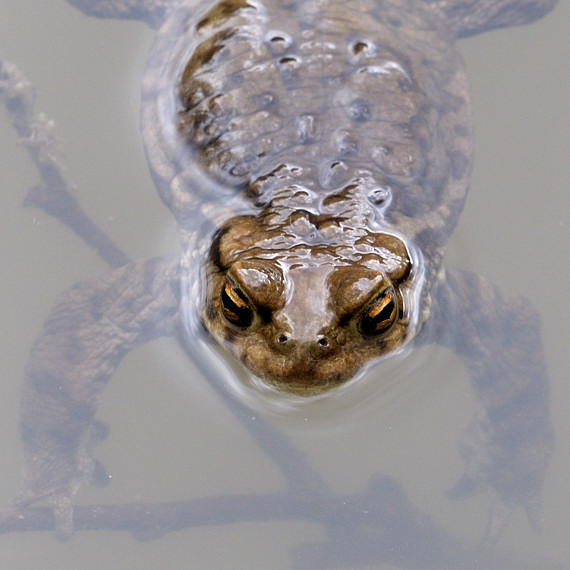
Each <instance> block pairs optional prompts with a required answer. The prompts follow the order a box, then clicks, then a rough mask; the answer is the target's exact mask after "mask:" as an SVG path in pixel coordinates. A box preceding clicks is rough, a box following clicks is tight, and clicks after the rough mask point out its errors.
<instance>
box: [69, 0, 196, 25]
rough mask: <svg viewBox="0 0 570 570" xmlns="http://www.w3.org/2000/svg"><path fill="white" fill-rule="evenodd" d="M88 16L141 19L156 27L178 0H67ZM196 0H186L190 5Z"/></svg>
mask: <svg viewBox="0 0 570 570" xmlns="http://www.w3.org/2000/svg"><path fill="white" fill-rule="evenodd" d="M67 1H68V2H69V3H70V4H72V5H73V6H75V7H76V8H78V9H79V10H81V11H82V12H83V13H84V14H87V15H88V16H96V17H98V18H118V19H121V20H142V21H144V22H146V23H147V24H149V25H150V26H152V27H153V28H156V27H158V26H160V24H162V22H163V21H164V18H165V15H166V13H167V12H168V11H169V10H170V9H171V8H172V7H173V6H174V5H176V4H178V3H179V1H178V0H67ZM197 2H198V0H188V1H187V3H188V4H189V5H190V6H192V5H193V4H196V3H197Z"/></svg>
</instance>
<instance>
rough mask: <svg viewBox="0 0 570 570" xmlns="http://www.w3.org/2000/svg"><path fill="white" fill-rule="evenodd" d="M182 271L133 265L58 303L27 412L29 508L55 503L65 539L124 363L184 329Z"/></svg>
mask: <svg viewBox="0 0 570 570" xmlns="http://www.w3.org/2000/svg"><path fill="white" fill-rule="evenodd" d="M179 281H180V280H179V266H178V262H174V261H172V260H167V259H153V260H150V261H146V262H140V263H131V264H128V265H126V266H124V267H122V268H120V269H116V270H114V271H111V272H109V273H107V274H105V275H103V276H102V277H100V278H99V279H96V280H94V281H90V282H84V283H79V284H77V285H75V286H74V287H72V288H71V289H70V290H69V291H67V292H66V293H65V294H64V295H63V296H62V297H61V298H60V299H59V301H58V302H57V303H56V305H55V307H54V308H53V310H52V312H51V314H50V316H49V318H48V319H47V321H46V323H45V325H44V328H43V331H42V333H41V334H40V336H39V337H38V338H37V340H36V341H35V343H34V346H33V348H32V351H31V354H30V359H29V361H28V365H27V368H26V383H25V387H24V395H23V399H22V408H21V421H20V425H21V433H22V443H23V448H24V477H23V488H22V491H21V492H20V494H19V495H18V496H17V497H16V498H15V499H14V504H15V505H16V506H25V505H28V504H30V503H32V502H34V501H36V500H39V499H47V500H48V501H49V502H50V503H51V504H52V505H53V506H54V514H55V517H56V526H57V529H58V532H59V533H60V534H61V535H64V536H65V535H69V533H70V532H71V530H72V513H73V507H72V500H73V497H74V495H75V494H76V493H77V491H78V490H79V489H80V488H81V487H82V486H84V485H86V484H87V483H89V482H91V481H92V480H93V477H94V474H95V472H96V463H95V462H94V461H93V460H92V458H91V448H92V447H93V445H94V444H95V443H96V442H97V440H98V439H100V438H101V434H100V428H99V427H98V424H97V422H95V421H94V414H95V411H96V409H97V405H98V403H99V399H100V395H101V391H102V389H103V387H104V386H105V384H106V383H107V381H108V380H109V378H110V377H111V375H112V374H113V372H114V371H115V369H116V367H117V366H118V364H119V362H120V361H121V359H122V357H123V356H124V355H125V354H126V353H127V352H129V351H130V350H132V349H133V348H135V347H136V346H138V345H140V344H143V343H144V342H146V341H148V340H151V339H152V338H157V337H160V336H166V335H172V334H174V333H175V332H176V328H177V326H178V322H179V318H178V310H179V287H180V285H179Z"/></svg>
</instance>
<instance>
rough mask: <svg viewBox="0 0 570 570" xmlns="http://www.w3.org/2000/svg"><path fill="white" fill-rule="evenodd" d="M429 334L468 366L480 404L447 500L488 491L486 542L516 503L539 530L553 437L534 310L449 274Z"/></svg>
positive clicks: (477, 280)
mask: <svg viewBox="0 0 570 570" xmlns="http://www.w3.org/2000/svg"><path fill="white" fill-rule="evenodd" d="M430 333H431V334H433V337H431V338H432V339H433V338H436V339H437V341H438V342H439V343H441V344H442V345H444V346H447V347H449V348H451V349H452V350H453V351H455V352H456V353H457V354H458V355H459V356H460V357H461V358H462V360H463V361H464V362H465V364H466V366H467V369H468V371H469V375H470V378H471V384H472V386H473V389H474V391H475V394H476V397H477V402H478V406H479V409H478V411H477V413H476V416H475V418H474V420H473V421H472V422H471V424H470V425H469V427H468V428H467V430H466V432H465V435H464V438H463V440H462V442H461V444H460V451H461V454H462V456H463V458H464V459H465V461H466V471H465V475H463V477H462V478H461V479H460V481H459V482H458V484H457V485H456V486H455V488H454V489H452V490H451V491H450V493H449V496H450V497H451V498H462V497H466V496H468V495H470V494H472V493H474V492H477V491H481V490H490V491H491V493H492V494H493V499H494V500H493V505H492V512H491V517H490V521H489V527H488V530H487V536H486V539H487V541H489V542H494V541H495V540H496V539H497V538H498V537H499V536H500V534H501V532H502V530H503V528H504V527H505V525H506V523H507V520H508V517H509V514H510V513H511V512H512V511H513V509H514V508H515V507H516V506H519V505H522V506H524V507H525V509H526V512H527V515H528V517H529V521H530V523H531V525H532V526H533V528H534V529H535V530H537V531H538V530H540V516H539V514H540V513H539V511H540V501H539V495H540V491H541V487H542V483H543V480H544V476H545V473H546V469H547V467H548V461H549V458H550V455H551V453H552V448H553V443H554V435H553V429H552V425H551V420H550V409H549V405H550V402H549V386H548V376H547V371H546V365H545V362H544V355H543V349H542V343H541V338H540V321H539V318H538V316H537V314H536V311H535V310H534V309H533V308H532V306H531V304H530V302H529V301H528V300H527V299H525V298H522V297H515V296H513V297H508V296H506V295H503V294H502V293H501V291H500V290H499V289H498V288H497V287H496V286H494V285H493V284H491V283H489V282H488V281H486V280H485V279H483V278H482V277H479V276H477V275H475V274H472V273H467V272H462V271H448V272H447V274H446V278H445V282H444V284H443V285H442V286H441V287H440V289H439V291H438V292H437V294H436V299H435V303H434V312H433V315H432V317H430V322H429V323H428V326H427V328H426V331H424V334H425V336H426V337H429V336H430Z"/></svg>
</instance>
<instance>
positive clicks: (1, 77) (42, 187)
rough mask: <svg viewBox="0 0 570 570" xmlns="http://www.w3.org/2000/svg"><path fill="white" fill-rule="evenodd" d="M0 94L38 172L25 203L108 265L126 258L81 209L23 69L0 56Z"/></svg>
mask: <svg viewBox="0 0 570 570" xmlns="http://www.w3.org/2000/svg"><path fill="white" fill-rule="evenodd" d="M0 98H2V99H3V101H4V104H5V106H6V110H7V111H8V116H9V119H10V121H11V123H12V126H13V127H14V130H15V131H16V133H17V134H18V137H19V140H20V142H21V144H23V145H24V146H25V148H26V149H27V151H28V154H29V155H30V158H31V159H32V162H33V163H34V165H35V166H36V168H37V170H38V173H39V175H40V183H39V184H38V185H37V186H34V187H33V188H32V189H31V190H30V191H29V193H28V195H27V196H26V198H25V200H24V205H25V206H34V207H36V208H41V209H42V210H44V211H45V212H46V213H48V214H49V215H50V216H53V217H54V218H56V219H58V220H60V221H61V222H63V223H64V224H65V225H66V226H68V227H69V228H70V229H72V230H73V231H74V232H75V233H76V234H77V235H78V236H79V237H80V238H82V239H83V240H84V241H85V242H86V243H87V244H88V245H89V246H91V247H93V248H94V249H95V250H96V251H97V253H98V254H99V255H100V256H101V258H102V259H103V260H104V261H105V262H106V263H108V264H109V266H111V267H120V266H121V265H124V264H125V263H127V262H128V261H129V258H128V256H127V255H126V254H125V253H124V252H123V251H121V250H120V249H119V248H118V247H117V246H116V245H115V244H114V243H113V241H112V240H111V239H109V237H108V236H107V235H106V234H105V232H103V231H102V230H101V229H100V228H99V227H98V226H97V225H96V224H95V223H94V222H93V220H91V218H89V216H88V215H87V214H86V213H85V212H84V211H83V209H82V208H81V206H80V205H79V203H78V202H77V200H76V199H75V198H74V196H73V194H72V189H71V187H70V186H69V184H68V183H67V181H66V180H65V177H64V176H63V171H62V167H61V164H60V163H59V161H58V159H57V157H56V153H55V151H54V147H55V139H54V135H53V122H52V121H50V120H48V119H47V118H46V117H45V116H43V115H42V114H36V113H35V110H34V97H33V90H32V87H31V85H30V83H29V82H28V80H27V79H26V78H25V77H24V75H23V74H22V72H21V71H20V70H19V69H18V68H17V67H16V66H15V65H13V64H11V63H8V62H4V61H1V60H0Z"/></svg>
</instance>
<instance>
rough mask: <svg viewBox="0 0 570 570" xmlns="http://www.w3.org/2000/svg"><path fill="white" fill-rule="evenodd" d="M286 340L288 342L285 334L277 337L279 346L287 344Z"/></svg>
mask: <svg viewBox="0 0 570 570" xmlns="http://www.w3.org/2000/svg"><path fill="white" fill-rule="evenodd" d="M288 340H289V337H288V336H287V335H286V334H280V335H279V336H278V337H277V342H278V343H279V344H285V343H287V341H288Z"/></svg>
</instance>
